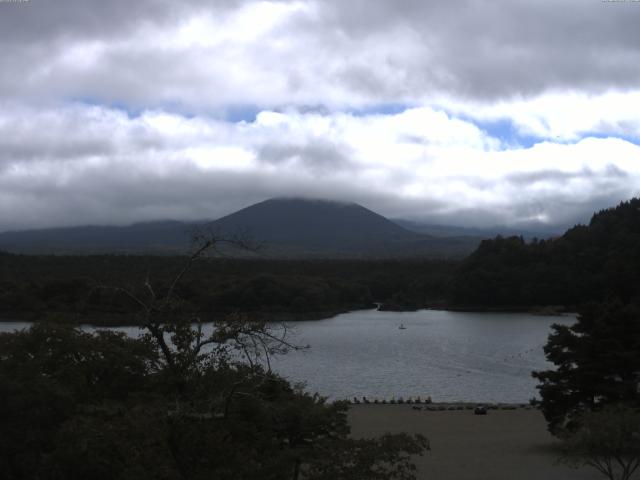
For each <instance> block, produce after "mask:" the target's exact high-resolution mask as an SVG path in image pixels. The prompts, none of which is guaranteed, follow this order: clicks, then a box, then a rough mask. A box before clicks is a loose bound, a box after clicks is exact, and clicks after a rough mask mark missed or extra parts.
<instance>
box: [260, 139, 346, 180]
mask: <svg viewBox="0 0 640 480" xmlns="http://www.w3.org/2000/svg"><path fill="white" fill-rule="evenodd" d="M351 153H352V152H351V151H350V148H349V146H348V145H336V144H333V143H331V142H329V141H324V140H312V141H310V142H307V143H304V144H293V143H278V142H274V143H269V144H267V145H263V146H262V147H260V148H259V149H258V151H257V158H258V160H259V161H261V162H264V163H267V164H270V165H274V166H283V165H289V166H292V167H296V166H298V167H301V168H306V169H310V170H312V171H316V172H319V173H322V172H327V171H331V170H333V171H337V170H339V171H347V170H351V169H353V168H355V165H354V164H353V162H352V161H351V160H350V159H349V156H350V154H351Z"/></svg>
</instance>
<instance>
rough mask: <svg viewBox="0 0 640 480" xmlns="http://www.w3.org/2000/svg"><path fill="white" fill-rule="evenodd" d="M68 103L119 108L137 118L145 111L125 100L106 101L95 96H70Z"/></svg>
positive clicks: (129, 115)
mask: <svg viewBox="0 0 640 480" xmlns="http://www.w3.org/2000/svg"><path fill="white" fill-rule="evenodd" d="M66 103H70V104H82V105H89V106H96V107H106V108H110V109H113V110H119V111H121V112H124V113H126V114H127V116H128V117H129V118H137V117H139V116H140V115H141V114H142V113H143V112H144V111H145V109H144V108H141V107H134V106H132V105H127V104H126V103H124V102H117V101H113V102H105V101H104V100H101V99H98V98H95V97H82V96H81V97H70V98H67V99H66Z"/></svg>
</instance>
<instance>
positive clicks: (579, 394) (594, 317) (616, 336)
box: [533, 302, 640, 432]
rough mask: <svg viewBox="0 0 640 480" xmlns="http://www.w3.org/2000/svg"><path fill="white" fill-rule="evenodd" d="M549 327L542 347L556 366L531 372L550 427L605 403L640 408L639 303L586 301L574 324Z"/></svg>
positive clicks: (566, 424)
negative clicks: (591, 302)
mask: <svg viewBox="0 0 640 480" xmlns="http://www.w3.org/2000/svg"><path fill="white" fill-rule="evenodd" d="M552 329H553V331H552V333H551V335H550V336H549V340H548V343H547V345H546V346H545V348H544V351H545V354H546V356H547V359H548V360H549V361H550V362H552V363H553V364H554V365H555V367H556V368H555V369H554V370H546V371H539V372H534V373H533V376H534V377H535V378H537V379H538V380H540V384H539V386H538V389H539V391H540V395H541V397H542V401H541V407H542V411H543V412H544V415H545V417H546V419H547V422H548V424H549V428H550V430H551V431H552V432H558V431H561V430H562V429H564V428H569V429H571V428H572V426H574V425H576V423H577V422H576V420H577V419H578V418H579V417H580V415H581V413H583V412H584V411H590V410H596V409H599V408H601V407H603V406H605V405H608V404H626V405H631V406H638V407H640V390H639V382H640V307H638V306H637V305H634V304H623V303H621V302H609V303H604V304H590V305H587V306H585V307H584V308H583V309H582V311H581V312H580V314H579V316H578V319H577V322H576V323H575V324H574V325H572V326H565V325H554V326H553V327H552Z"/></svg>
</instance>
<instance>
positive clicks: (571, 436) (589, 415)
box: [563, 405, 640, 480]
mask: <svg viewBox="0 0 640 480" xmlns="http://www.w3.org/2000/svg"><path fill="white" fill-rule="evenodd" d="M579 425H580V426H579V427H578V428H577V429H576V430H575V431H574V432H567V433H565V435H563V448H564V460H565V461H566V462H567V463H569V464H570V465H572V466H580V465H588V466H590V467H592V468H595V469H596V470H598V471H599V472H600V473H602V475H604V476H605V477H607V478H608V479H609V480H617V479H619V480H629V479H630V478H631V477H632V476H633V474H634V473H635V472H636V471H637V470H638V467H640V411H639V410H638V409H637V408H629V407H625V406H623V405H609V406H606V407H604V408H603V409H601V410H599V411H595V412H585V413H583V414H582V415H581V416H580V419H579Z"/></svg>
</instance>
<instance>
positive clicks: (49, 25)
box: [0, 0, 640, 109]
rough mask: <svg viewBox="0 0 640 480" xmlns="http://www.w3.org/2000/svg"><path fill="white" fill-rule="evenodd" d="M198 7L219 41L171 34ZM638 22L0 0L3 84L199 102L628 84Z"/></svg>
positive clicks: (429, 10)
mask: <svg viewBox="0 0 640 480" xmlns="http://www.w3.org/2000/svg"><path fill="white" fill-rule="evenodd" d="M269 6H270V7H269ZM267 7H269V8H271V10H277V9H279V13H277V15H276V16H275V17H274V18H277V19H279V20H273V22H274V23H273V25H271V26H269V27H268V28H267V30H268V32H267V33H268V37H267V38H264V37H263V36H262V35H263V33H264V32H259V30H260V28H262V26H261V25H262V24H260V23H259V22H260V20H261V18H260V14H261V12H259V13H258V14H256V15H258V19H257V20H255V22H258V23H255V22H254V23H251V22H249V23H246V24H239V25H236V24H234V23H233V22H234V21H235V20H237V19H238V18H241V19H246V18H249V16H250V12H251V11H252V9H253V10H256V9H258V8H262V9H267ZM234 15H236V17H234ZM238 15H239V17H238ZM278 15H279V16H278ZM262 16H264V17H268V15H262ZM198 18H199V19H206V21H207V22H210V23H209V24H206V25H205V27H203V30H202V32H200V33H197V32H196V33H195V35H196V37H195V40H197V41H199V40H202V39H203V37H202V35H204V33H203V32H208V33H209V34H211V35H217V34H220V35H222V36H221V37H220V39H219V42H218V43H215V42H214V44H212V45H201V44H199V43H198V42H197V41H196V43H189V42H187V43H185V44H179V43H176V44H175V45H171V43H172V40H173V37H172V36H173V35H175V34H176V28H178V27H180V26H184V25H185V22H187V21H188V20H193V19H198ZM229 19H231V20H229ZM234 19H235V20H234ZM264 21H265V22H267V23H265V25H270V24H268V22H269V21H270V20H268V19H265V20H264ZM639 22H640V4H638V3H637V2H617V3H616V2H600V1H595V0H594V1H585V0H564V1H562V2H558V1H548V0H542V1H538V2H530V1H524V0H512V1H508V2H507V1H504V2H479V1H471V0H463V1H459V2H435V1H417V0H405V1H402V2H390V1H383V0H368V1H366V2H365V1H364V0H356V1H349V2H343V1H337V0H335V1H326V2H325V1H322V2H321V1H316V2H314V1H308V2H284V1H283V2H271V3H265V2H262V3H257V2H240V1H225V2H212V3H205V2H199V1H196V0H191V1H180V2H176V1H168V0H153V1H152V0H140V1H136V2H131V1H124V0H113V1H108V2H105V1H98V0H65V1H56V2H52V1H45V0H31V1H29V2H23V3H10V2H0V42H2V46H3V49H4V54H3V56H2V57H1V58H0V68H2V71H3V72H4V74H3V75H2V77H1V78H0V95H4V96H7V97H12V96H13V98H15V96H16V95H19V96H21V97H24V98H30V99H42V98H48V97H51V96H74V95H76V96H87V97H90V98H95V99H97V100H103V101H109V102H116V103H117V102H129V103H132V104H136V105H139V106H141V107H144V106H151V107H157V106H162V105H165V106H166V105H174V106H175V105H182V106H183V107H184V108H187V107H188V108H191V109H193V108H197V107H199V106H202V105H207V106H208V107H209V108H214V107H220V108H222V107H223V106H224V105H225V104H229V103H231V104H233V103H238V102H242V101H246V100H249V101H251V102H254V103H258V104H262V105H263V106H277V105H282V104H296V105H301V106H302V105H310V104H313V105H332V106H335V105H345V104H346V105H348V104H350V103H353V104H354V105H366V104H376V103H385V102H387V103H388V102H394V101H396V102H409V103H411V102H415V101H424V99H425V98H432V97H433V96H434V95H458V96H460V95H462V96H466V97H469V98H473V99H484V100H487V99H496V98H510V97H512V96H518V95H524V96H528V95H536V94H539V93H542V92H545V91H557V90H563V89H573V90H575V89H578V90H584V91H594V92H597V91H604V90H608V89H626V88H635V87H636V86H637V85H638V84H639V82H640V69H638V68H637V66H636V65H638V64H640V36H639V35H637V33H636V31H637V25H638V24H639ZM233 28H236V29H237V28H246V29H247V30H246V31H243V32H241V33H242V34H243V35H242V36H241V37H238V36H237V35H236V36H233ZM225 29H226V30H225ZM229 29H231V30H229ZM235 33H236V34H237V33H238V32H235ZM227 34H229V35H230V37H228V38H227V37H225V35H227ZM163 35H164V36H165V40H166V45H163V46H158V45H157V43H154V41H156V40H157V38H155V37H162V36H163ZM152 38H155V40H153V41H152ZM225 38H227V40H225ZM230 67H231V68H230Z"/></svg>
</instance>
